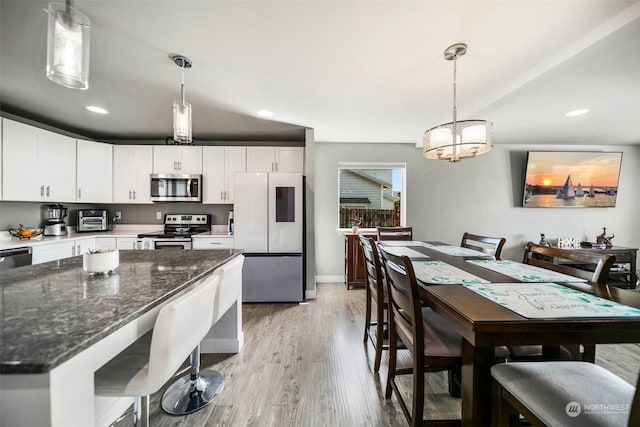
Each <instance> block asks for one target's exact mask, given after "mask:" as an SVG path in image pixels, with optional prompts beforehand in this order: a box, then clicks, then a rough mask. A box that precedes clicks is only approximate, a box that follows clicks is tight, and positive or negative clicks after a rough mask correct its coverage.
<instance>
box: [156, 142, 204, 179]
mask: <svg viewBox="0 0 640 427" xmlns="http://www.w3.org/2000/svg"><path fill="white" fill-rule="evenodd" d="M153 173H166V174H179V175H182V174H198V175H199V174H202V147H193V146H185V145H154V146H153Z"/></svg>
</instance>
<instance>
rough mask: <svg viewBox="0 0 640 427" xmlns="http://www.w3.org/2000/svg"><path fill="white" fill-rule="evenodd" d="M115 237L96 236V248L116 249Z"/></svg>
mask: <svg viewBox="0 0 640 427" xmlns="http://www.w3.org/2000/svg"><path fill="white" fill-rule="evenodd" d="M116 248H117V246H116V238H115V237H96V250H98V249H116Z"/></svg>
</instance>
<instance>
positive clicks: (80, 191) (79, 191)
mask: <svg viewBox="0 0 640 427" xmlns="http://www.w3.org/2000/svg"><path fill="white" fill-rule="evenodd" d="M80 199H82V189H81V188H78V200H80Z"/></svg>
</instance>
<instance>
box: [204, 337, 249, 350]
mask: <svg viewBox="0 0 640 427" xmlns="http://www.w3.org/2000/svg"><path fill="white" fill-rule="evenodd" d="M243 344H244V333H243V334H241V335H240V336H239V337H238V339H232V338H226V339H216V338H205V339H203V340H202V342H201V343H200V353H239V352H240V349H241V348H242V345H243Z"/></svg>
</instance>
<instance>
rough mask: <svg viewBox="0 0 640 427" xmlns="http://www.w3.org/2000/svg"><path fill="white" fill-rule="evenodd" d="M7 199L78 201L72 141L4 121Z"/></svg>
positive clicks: (4, 196)
mask: <svg viewBox="0 0 640 427" xmlns="http://www.w3.org/2000/svg"><path fill="white" fill-rule="evenodd" d="M2 132H3V138H2V141H3V142H2V150H3V155H2V175H3V176H2V184H3V192H2V193H3V198H4V200H15V201H49V202H75V201H76V191H75V182H76V143H75V140H74V139H73V138H69V137H67V136H64V135H60V134H56V133H53V132H49V131H46V130H43V129H39V128H36V127H33V126H29V125H26V124H23V123H18V122H15V121H13V120H8V119H3V126H2Z"/></svg>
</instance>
